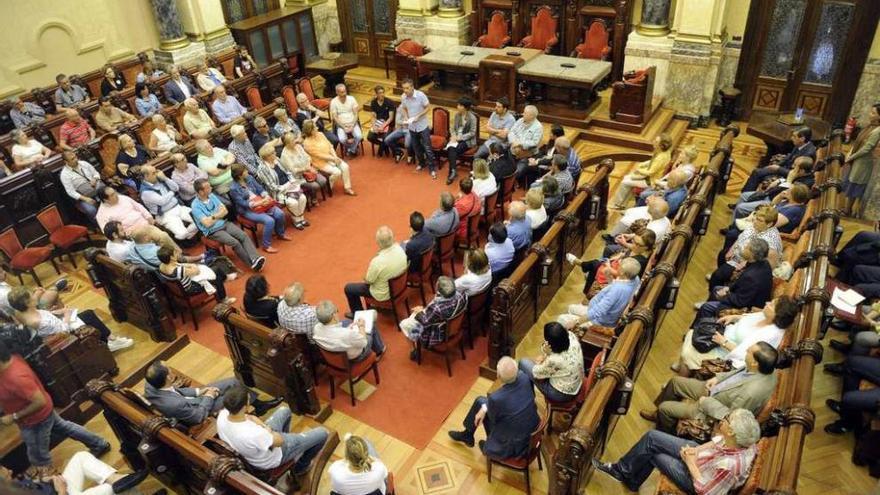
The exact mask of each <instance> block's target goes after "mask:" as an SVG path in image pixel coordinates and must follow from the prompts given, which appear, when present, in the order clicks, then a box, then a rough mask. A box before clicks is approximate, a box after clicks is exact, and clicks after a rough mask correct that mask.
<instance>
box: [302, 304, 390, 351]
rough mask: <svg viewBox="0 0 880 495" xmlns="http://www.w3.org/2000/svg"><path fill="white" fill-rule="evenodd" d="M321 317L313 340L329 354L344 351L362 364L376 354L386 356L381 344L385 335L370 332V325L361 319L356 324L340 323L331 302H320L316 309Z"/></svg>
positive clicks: (373, 330)
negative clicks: (371, 353)
mask: <svg viewBox="0 0 880 495" xmlns="http://www.w3.org/2000/svg"><path fill="white" fill-rule="evenodd" d="M315 312H316V313H317V316H318V323H317V324H316V325H315V330H314V332H312V340H314V341H315V343H316V344H318V346H319V347H320V348H321V349H324V350H325V351H330V352H345V353H346V354H347V355H348V359H349V360H351V361H353V362H360V361H363V360H364V359H366V358H367V356H369V355H370V352H375V353H376V357H381V356H382V354H384V353H385V343H384V342H382V334H381V333H379V329H378V328H376V327H373V328H372V331H371V332H370V333H367V322H366V321H364V320H363V319H362V318H358V319H357V320H356V321H354V322H353V323H352V322H348V321H344V322H340V321H339V319H338V318H337V317H336V314H337V312H338V311H337V309H336V305H335V304H333V303H332V302H331V301H326V300H325V301H321V302H319V303H318V306H317V307H316V308H315Z"/></svg>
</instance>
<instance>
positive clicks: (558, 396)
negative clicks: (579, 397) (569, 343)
mask: <svg viewBox="0 0 880 495" xmlns="http://www.w3.org/2000/svg"><path fill="white" fill-rule="evenodd" d="M534 367H535V363H534V362H533V361H532V360H531V359H525V358H523V359H520V360H519V369H521V370H522V372H523V373H525V374H526V375H528V376H529V379H530V380H532V383H534V384H535V387H537V388H538V390H540V391H541V393H542V394H544V397H546V398H547V400H549V401H553V402H568V401H570V400H574V398H575V396H574V395H569V394H563V393H562V392H560V391H559V390H556V389H555V388H553V385H550V380H549V379H548V380H538V379H536V378H535V374H534V371H533V369H534Z"/></svg>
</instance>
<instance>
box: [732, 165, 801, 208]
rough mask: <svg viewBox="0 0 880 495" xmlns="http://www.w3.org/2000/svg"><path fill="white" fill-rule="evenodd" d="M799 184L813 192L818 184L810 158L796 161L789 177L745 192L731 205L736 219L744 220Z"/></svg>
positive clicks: (765, 183) (777, 179) (773, 180)
mask: <svg viewBox="0 0 880 495" xmlns="http://www.w3.org/2000/svg"><path fill="white" fill-rule="evenodd" d="M797 184H802V185H804V186H806V188H807V190H808V191H809V190H811V189H812V188H813V186H814V185H815V184H816V176H815V174H814V173H813V159H812V158H811V157H809V156H800V157H798V158H797V159H795V161H794V168H792V169H791V172H789V173H788V175H787V176H782V175H779V176H776V177H770V178H769V179H767V180H765V181H762V182H761V183H760V184H759V185H758V190H756V191H746V190H743V191H742V193H740V195H739V199H737V201H736V203H729V204H728V205H727V207H728V208H732V209H733V212H734V217H735V218H743V217H746V216H748V214H749V213H751V212H753V211H755V209H756V208H757V207H758V206H759V205H761V204H764V203H766V202H769V201H771V200H772V199H773V198H774V197H776V196H777V195H779V194H780V193H781V192H783V191H786V190H789V189H791V188H793V187H794V186H795V185H797Z"/></svg>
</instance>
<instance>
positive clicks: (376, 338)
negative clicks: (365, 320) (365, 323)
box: [345, 320, 385, 363]
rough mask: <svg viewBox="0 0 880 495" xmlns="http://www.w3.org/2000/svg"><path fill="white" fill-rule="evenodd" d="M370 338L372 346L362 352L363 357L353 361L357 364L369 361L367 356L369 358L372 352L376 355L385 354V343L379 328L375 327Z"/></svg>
mask: <svg viewBox="0 0 880 495" xmlns="http://www.w3.org/2000/svg"><path fill="white" fill-rule="evenodd" d="M346 321H347V320H346ZM350 324H351V322H349V323H348V325H350ZM348 325H345V326H348ZM369 337H370V345H368V346H366V347H364V350H363V351H361V355H360V356H358V357H357V358H355V359H353V360H352V361H354V362H356V363H357V362H360V361H363V360H364V359H367V356H369V355H370V353H371V352H373V353H376V354H382V353H383V352H385V342H384V341H383V340H382V332H380V331H379V327H378V326H375V325H374V326H373V333H371V334H370V335H369Z"/></svg>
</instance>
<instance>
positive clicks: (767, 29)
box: [737, 0, 880, 123]
mask: <svg viewBox="0 0 880 495" xmlns="http://www.w3.org/2000/svg"><path fill="white" fill-rule="evenodd" d="M878 15H880V2H877V1H876V0H765V1H761V2H757V1H753V2H752V4H751V9H750V12H749V20H748V25H747V27H746V34H745V39H744V41H743V49H742V56H741V57H740V62H739V71H738V72H737V86H738V87H739V88H740V89H742V90H743V95H744V97H743V101H742V102H741V104H742V106H743V109H744V110H745V117H748V116H749V115H750V114H751V112H752V111H771V112H776V111H783V112H788V111H794V110H795V109H797V108H803V109H804V112H805V113H806V114H808V115H814V116H817V117H821V118H823V119H825V120H828V121H830V122H832V123H834V122H842V121H843V120H844V119H845V118H846V116H847V115H848V113H849V110H850V106H851V105H852V101H853V98H854V96H855V91H856V88H857V86H858V79H859V75H860V74H861V69H862V67H864V64H865V60H866V59H867V55H868V49H869V46H870V43H867V42H865V40H870V39H873V36H874V31H875V30H876V26H877V20H878Z"/></svg>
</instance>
